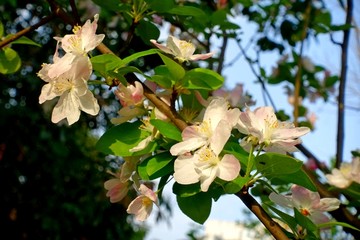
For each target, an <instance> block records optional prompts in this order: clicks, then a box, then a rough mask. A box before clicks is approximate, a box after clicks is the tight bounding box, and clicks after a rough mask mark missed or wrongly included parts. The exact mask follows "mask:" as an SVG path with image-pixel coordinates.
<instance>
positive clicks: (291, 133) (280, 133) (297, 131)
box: [272, 127, 310, 139]
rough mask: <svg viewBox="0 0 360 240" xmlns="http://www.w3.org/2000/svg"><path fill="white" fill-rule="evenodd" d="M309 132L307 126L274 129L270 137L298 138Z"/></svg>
mask: <svg viewBox="0 0 360 240" xmlns="http://www.w3.org/2000/svg"><path fill="white" fill-rule="evenodd" d="M309 132H310V128H308V127H297V128H295V127H294V128H287V129H276V130H275V131H274V132H273V134H272V138H274V139H288V138H298V137H301V136H303V135H305V134H307V133H309Z"/></svg>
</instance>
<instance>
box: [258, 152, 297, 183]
mask: <svg viewBox="0 0 360 240" xmlns="http://www.w3.org/2000/svg"><path fill="white" fill-rule="evenodd" d="M254 160H255V165H256V168H257V170H258V171H259V172H260V173H262V174H263V175H264V176H268V177H272V176H275V175H284V174H291V173H294V172H297V171H298V170H299V169H300V168H301V166H302V164H303V163H302V161H300V160H297V159H295V158H292V157H290V156H287V155H283V154H278V153H265V154H262V155H260V156H257V157H256V158H255V159H254Z"/></svg>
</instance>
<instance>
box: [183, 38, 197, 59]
mask: <svg viewBox="0 0 360 240" xmlns="http://www.w3.org/2000/svg"><path fill="white" fill-rule="evenodd" d="M179 48H180V51H181V54H182V57H184V58H185V59H187V58H189V57H190V56H191V55H193V53H194V51H195V47H194V44H192V43H190V42H186V41H180V43H179Z"/></svg>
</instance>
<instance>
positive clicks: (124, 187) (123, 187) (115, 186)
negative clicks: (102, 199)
mask: <svg viewBox="0 0 360 240" xmlns="http://www.w3.org/2000/svg"><path fill="white" fill-rule="evenodd" d="M104 188H105V189H106V190H108V192H107V193H106V196H107V197H110V202H111V203H115V202H119V201H121V200H122V199H123V198H124V197H125V196H126V195H127V193H128V191H129V188H128V183H127V182H126V183H123V182H121V181H120V180H119V179H115V178H114V179H110V180H108V181H106V182H105V183H104Z"/></svg>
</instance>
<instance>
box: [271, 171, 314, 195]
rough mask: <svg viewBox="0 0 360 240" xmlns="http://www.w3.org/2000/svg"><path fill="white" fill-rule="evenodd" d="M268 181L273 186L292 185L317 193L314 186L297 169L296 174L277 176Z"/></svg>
mask: <svg viewBox="0 0 360 240" xmlns="http://www.w3.org/2000/svg"><path fill="white" fill-rule="evenodd" d="M270 181H271V183H272V184H275V185H278V184H280V185H281V184H289V183H294V184H297V185H300V186H303V187H304V188H307V189H309V190H311V191H313V192H317V189H316V186H315V185H314V183H313V182H312V181H311V179H310V178H309V176H308V175H307V174H306V173H305V172H304V171H303V170H302V169H299V170H298V171H297V172H294V173H291V174H278V175H276V176H274V177H273V178H271V179H270Z"/></svg>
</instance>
